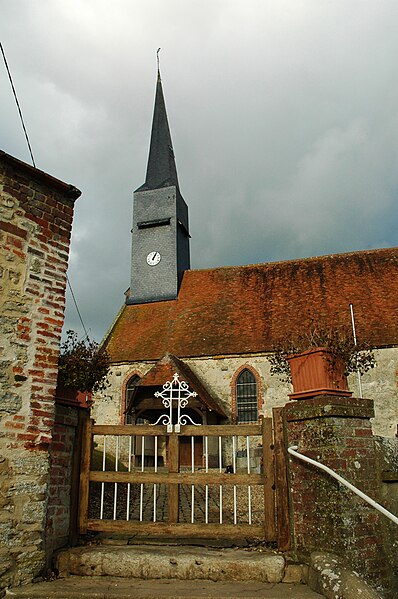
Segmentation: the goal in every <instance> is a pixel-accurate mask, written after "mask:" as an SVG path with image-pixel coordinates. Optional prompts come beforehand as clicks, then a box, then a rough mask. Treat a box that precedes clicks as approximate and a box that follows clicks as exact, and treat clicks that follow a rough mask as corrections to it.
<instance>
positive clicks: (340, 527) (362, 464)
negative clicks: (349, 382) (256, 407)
mask: <svg viewBox="0 0 398 599" xmlns="http://www.w3.org/2000/svg"><path fill="white" fill-rule="evenodd" d="M373 416H374V410H373V402H372V401H371V400H369V399H356V398H350V397H332V396H318V397H315V398H313V399H309V400H303V401H295V402H292V403H289V404H287V405H286V406H285V408H284V421H285V427H286V435H287V443H288V446H291V445H298V451H299V452H301V453H303V454H305V455H306V456H308V457H310V458H313V459H315V460H318V461H319V462H322V463H323V464H325V465H326V466H329V468H332V469H333V470H334V471H335V472H337V474H340V476H343V477H344V478H345V479H347V480H348V481H349V482H350V483H352V484H353V485H355V486H356V487H358V488H359V489H360V490H361V491H363V492H364V493H366V494H367V495H369V496H370V497H371V498H372V499H375V500H376V501H377V500H378V486H379V485H378V482H379V481H378V480H377V478H378V477H377V467H376V466H377V463H376V452H375V440H374V437H373V434H372V428H371V423H370V418H372V417H373ZM290 489H291V508H290V509H291V514H290V516H291V524H292V534H293V543H294V547H295V549H296V551H297V552H298V553H301V554H304V555H309V554H310V553H311V552H312V551H330V552H333V553H335V554H337V555H340V556H342V557H343V558H344V560H345V561H346V563H347V567H349V568H352V569H354V570H356V571H357V572H359V573H360V574H362V575H364V576H365V577H366V578H368V579H369V580H370V581H371V582H373V583H374V584H375V583H376V584H380V582H381V581H385V579H386V578H387V569H388V564H387V560H386V556H385V553H384V549H383V541H382V535H381V519H382V518H383V516H381V515H379V513H378V512H377V511H376V510H375V509H374V508H372V507H371V506H369V505H368V504H367V503H365V502H364V501H363V500H362V499H360V498H359V497H358V496H356V495H355V494H353V493H352V492H351V491H350V490H349V489H347V488H346V487H344V486H343V485H341V484H340V483H339V482H338V481H336V480H335V479H333V478H332V477H331V476H330V475H328V474H327V473H326V472H323V471H321V470H319V469H318V468H316V467H315V466H311V465H310V464H306V463H305V462H302V461H301V460H298V459H296V458H294V457H291V458H290Z"/></svg>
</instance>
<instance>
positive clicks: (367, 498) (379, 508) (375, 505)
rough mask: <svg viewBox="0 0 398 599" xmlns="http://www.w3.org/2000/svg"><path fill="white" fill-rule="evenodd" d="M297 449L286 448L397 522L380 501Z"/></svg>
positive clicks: (292, 447) (395, 517)
mask: <svg viewBox="0 0 398 599" xmlns="http://www.w3.org/2000/svg"><path fill="white" fill-rule="evenodd" d="M297 449H298V446H297V445H292V446H291V447H288V449H287V450H288V452H289V453H290V454H291V455H293V456H295V457H296V458H299V459H300V460H303V461H304V462H307V463H308V464H312V465H313V466H316V467H317V468H320V469H321V470H324V471H325V472H327V473H328V474H330V476H332V477H333V478H335V479H336V480H338V481H339V482H340V483H341V484H342V485H344V486H345V487H347V488H348V489H350V491H352V492H353V493H355V494H356V495H358V496H359V497H360V498H361V499H363V500H364V501H366V502H367V503H369V505H371V506H372V507H374V508H375V509H376V510H378V511H379V512H381V513H382V514H383V515H384V516H386V517H387V518H389V519H390V520H392V522H394V523H395V524H398V518H397V516H394V514H392V513H391V512H389V511H388V510H386V508H384V507H383V506H382V505H380V503H377V501H374V500H373V499H372V498H371V497H369V496H368V495H366V494H365V493H363V492H362V491H360V490H359V489H357V487H354V485H352V484H351V483H349V482H348V480H345V478H343V477H342V476H340V475H339V474H337V473H336V472H334V470H332V469H331V468H328V466H325V464H321V462H317V461H316V460H313V459H312V458H309V457H307V456H306V455H304V454H302V453H300V452H298V451H297Z"/></svg>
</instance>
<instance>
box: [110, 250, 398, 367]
mask: <svg viewBox="0 0 398 599" xmlns="http://www.w3.org/2000/svg"><path fill="white" fill-rule="evenodd" d="M397 275H398V248H390V249H380V250H369V251H362V252H353V253H348V254H334V255H329V256H321V257H316V258H305V259H299V260H291V261H284V262H274V263H265V264H254V265H250V266H235V267H223V268H214V269H207V270H190V271H186V272H185V273H184V278H183V281H182V284H181V288H180V292H179V295H178V299H176V300H172V301H165V302H155V303H149V304H140V305H129V306H125V307H124V308H123V309H122V311H121V313H120V315H119V317H118V319H117V320H116V322H115V324H114V326H113V327H112V329H111V331H110V333H109V335H108V337H107V339H106V341H105V344H106V346H107V349H108V351H109V353H110V355H111V360H112V362H130V361H139V360H158V359H160V358H161V357H162V356H163V355H165V354H166V353H171V354H174V355H177V356H179V357H180V358H184V357H194V356H214V355H231V354H245V353H257V352H264V351H271V350H272V348H273V346H274V345H275V343H277V342H278V341H280V340H281V339H284V338H286V337H290V336H292V335H294V334H297V333H300V332H302V331H303V330H305V328H306V326H308V322H309V321H310V319H311V318H312V319H315V320H317V319H321V320H322V322H323V324H325V323H330V324H332V325H338V326H340V325H343V324H344V325H347V326H349V325H350V322H351V321H350V310H349V304H350V303H352V304H353V306H354V311H355V319H356V329H357V335H358V338H359V339H361V340H365V339H366V340H367V341H370V342H371V343H372V344H373V345H374V346H375V347H382V346H389V345H398V276H397Z"/></svg>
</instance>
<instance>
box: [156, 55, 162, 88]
mask: <svg viewBox="0 0 398 599" xmlns="http://www.w3.org/2000/svg"><path fill="white" fill-rule="evenodd" d="M160 50H161V48H158V49H157V50H156V61H157V63H158V79H159V81H160V62H159V52H160Z"/></svg>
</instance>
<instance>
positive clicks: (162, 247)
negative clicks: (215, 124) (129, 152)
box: [126, 70, 190, 304]
mask: <svg viewBox="0 0 398 599" xmlns="http://www.w3.org/2000/svg"><path fill="white" fill-rule="evenodd" d="M131 232H132V258H131V285H130V291H129V294H128V296H127V299H126V303H127V304H144V303H148V302H159V301H165V300H172V299H176V298H177V296H178V290H179V286H180V283H181V280H182V276H183V274H184V271H185V270H188V269H189V268H190V258H189V229H188V206H187V205H186V203H185V201H184V198H183V197H182V195H181V193H180V188H179V185H178V178H177V169H176V164H175V160H174V152H173V145H172V142H171V135H170V130H169V125H168V121H167V114H166V106H165V102H164V97H163V90H162V81H161V78H160V72H159V70H158V79H157V84H156V96H155V107H154V112H153V122H152V133H151V143H150V148H149V158H148V166H147V172H146V179H145V183H144V184H143V185H142V186H141V187H139V188H138V189H137V190H136V191H135V192H134V199H133V228H132V231H131Z"/></svg>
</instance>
